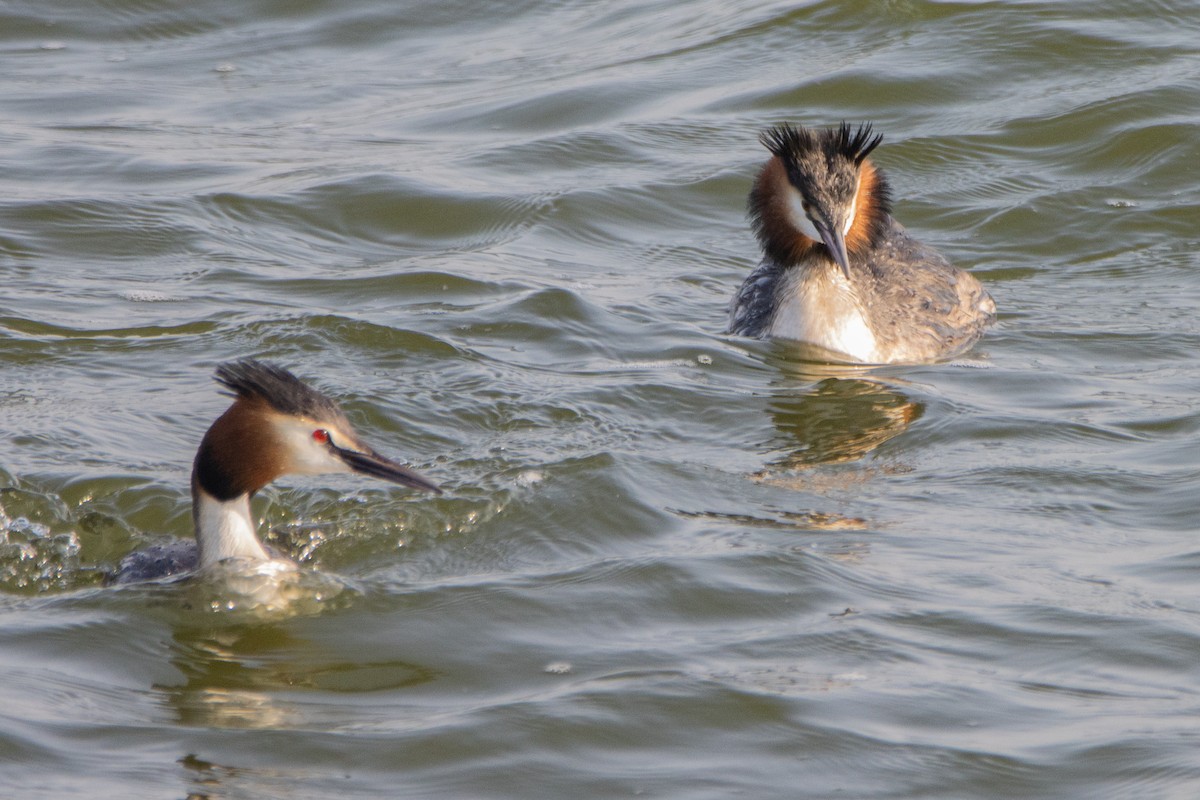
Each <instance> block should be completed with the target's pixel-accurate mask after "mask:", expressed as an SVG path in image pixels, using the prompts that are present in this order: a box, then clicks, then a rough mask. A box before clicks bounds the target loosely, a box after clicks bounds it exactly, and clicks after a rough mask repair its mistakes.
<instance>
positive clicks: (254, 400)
mask: <svg viewBox="0 0 1200 800" xmlns="http://www.w3.org/2000/svg"><path fill="white" fill-rule="evenodd" d="M216 380H217V382H218V383H220V384H221V385H222V386H224V387H225V388H227V389H229V390H230V391H231V393H232V394H233V395H234V397H236V400H235V401H234V403H233V405H232V406H230V407H229V409H228V410H227V411H226V412H225V413H224V414H222V415H221V417H220V418H219V419H217V421H216V422H214V423H213V425H212V427H211V428H209V429H208V433H206V434H205V435H204V440H203V441H202V442H201V444H200V450H199V451H198V452H197V454H196V463H195V470H194V472H193V481H194V483H195V485H196V486H197V487H198V488H200V489H202V490H203V491H204V492H206V493H208V494H209V495H211V496H212V497H213V498H215V499H217V500H220V501H226V500H231V499H233V498H235V497H238V496H240V495H252V494H254V492H256V491H258V490H259V489H261V488H262V487H264V486H266V485H267V484H268V483H270V482H271V481H273V480H275V479H276V478H279V477H281V476H283V475H292V474H296V475H320V474H324V473H329V472H358V473H362V474H364V475H371V476H372V477H375V478H382V479H383V480H386V481H391V482H393V483H400V484H404V485H405V486H411V487H413V488H416V489H423V490H425V491H429V492H436V493H438V494H441V489H439V488H438V486H437V485H436V484H435V483H433V482H432V481H429V480H428V479H426V478H424V477H422V476H421V475H418V474H417V473H416V472H414V471H413V470H411V469H408V468H407V467H404V466H402V465H400V464H397V463H396V462H394V461H392V460H390V459H388V458H385V457H384V456H381V455H380V454H379V453H377V452H375V451H374V450H373V449H371V448H370V447H369V446H368V445H366V444H365V443H364V442H363V441H362V439H361V438H359V436H358V434H356V433H355V432H354V429H353V428H352V427H351V426H350V422H349V421H348V420H347V419H346V416H345V414H343V413H342V410H341V409H340V408H339V407H338V405H337V403H335V402H334V401H333V400H331V399H329V398H328V397H326V396H325V395H323V394H321V393H320V392H318V391H317V390H316V389H313V388H312V387H310V386H308V385H306V384H305V383H303V382H302V381H301V380H300V379H299V378H297V377H296V376H295V375H293V374H292V373H290V372H288V371H287V370H285V369H283V368H282V367H277V366H274V365H272V364H264V363H263V362H261V361H254V360H250V359H246V360H243V361H237V362H233V363H229V364H222V365H220V366H219V367H217V371H216Z"/></svg>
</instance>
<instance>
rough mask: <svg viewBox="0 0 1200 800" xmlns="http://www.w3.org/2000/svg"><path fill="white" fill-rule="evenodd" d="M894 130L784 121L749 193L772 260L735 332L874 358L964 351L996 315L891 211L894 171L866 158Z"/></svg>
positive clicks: (736, 318)
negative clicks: (886, 170) (876, 132)
mask: <svg viewBox="0 0 1200 800" xmlns="http://www.w3.org/2000/svg"><path fill="white" fill-rule="evenodd" d="M882 139H883V137H882V136H879V135H876V136H872V135H871V126H870V125H860V126H859V127H858V129H857V130H854V129H852V128H851V127H850V126H849V125H848V124H846V123H845V122H843V123H842V124H841V126H839V127H838V128H829V129H815V128H804V127H800V126H792V125H787V124H784V125H780V126H778V127H775V128H771V129H769V130H767V131H765V132H764V133H763V134H762V135H761V136H760V141H762V143H763V145H764V146H766V148H767V149H768V150H770V151H771V159H770V160H769V161H768V162H767V164H766V166H764V167H763V169H762V171H761V172H760V173H759V174H758V178H757V180H755V182H754V188H753V189H752V190H751V191H750V202H749V210H750V220H751V224H752V225H753V228H754V233H755V235H756V236H757V237H758V241H759V244H760V245H761V247H762V250H763V260H762V263H760V264H759V265H758V267H757V268H756V269H755V270H754V271H753V272H752V273H750V276H749V277H748V278H746V280H745V281H744V282H743V283H742V286H741V288H740V289H738V292H737V294H736V295H735V296H734V298H733V302H732V304H731V305H730V309H729V333H733V334H740V335H743V336H755V337H760V338H768V337H770V338H778V339H794V340H798V341H801V342H805V343H807V344H811V345H816V346H817V347H820V348H823V349H824V350H826V351H830V352H831V354H832V355H834V356H836V357H837V359H838V360H845V361H850V362H858V363H866V364H893V363H916V362H925V361H934V360H937V359H941V358H949V357H952V356H955V355H958V354H960V353H963V352H965V351H966V350H967V349H968V348H970V347H971V345H973V344H974V343H975V342H976V341H978V339H979V337H980V336H982V335H983V331H984V329H985V328H986V327H987V326H988V325H990V324H991V323H992V322H993V321H994V320H995V318H996V304H995V302H993V300H992V298H991V296H990V295H989V294H988V293H987V290H985V289H984V288H983V286H982V285H981V284H980V283H979V281H978V280H976V279H975V278H974V276H972V275H970V274H969V273H967V272H964V271H963V270H961V269H958V268H957V267H955V266H953V265H952V264H951V263H950V262H949V261H947V260H946V259H945V258H944V257H943V256H942V255H941V254H940V253H938V252H937V251H936V250H934V249H932V248H930V247H927V246H925V245H923V244H921V243H920V242H918V241H917V240H915V239H913V238H912V237H910V236H909V235H908V233H907V232H906V231H905V229H904V227H903V226H902V225H901V224H900V223H898V222H896V220H895V219H893V218H892V216H891V196H890V191H889V187H888V183H887V180H886V179H885V178H884V176H883V173H882V172H881V171H880V170H879V169H878V168H877V167H876V166H875V165H874V164H872V163H871V161H870V160H869V159H868V158H867V156H869V155H870V154H871V151H872V150H874V149H875V148H876V147H877V146H878V145H879V143H880V141H882Z"/></svg>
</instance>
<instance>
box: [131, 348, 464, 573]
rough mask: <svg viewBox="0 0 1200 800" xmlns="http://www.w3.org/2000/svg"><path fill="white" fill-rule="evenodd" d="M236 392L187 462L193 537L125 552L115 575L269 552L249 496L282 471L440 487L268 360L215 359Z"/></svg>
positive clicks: (262, 557)
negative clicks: (375, 446)
mask: <svg viewBox="0 0 1200 800" xmlns="http://www.w3.org/2000/svg"><path fill="white" fill-rule="evenodd" d="M215 378H216V381H217V382H218V383H220V384H221V385H222V386H224V387H225V388H227V389H229V390H230V391H231V392H232V394H233V396H234V397H235V398H236V399H235V400H234V402H233V405H231V406H230V407H229V408H228V409H227V410H226V411H225V413H224V414H222V415H221V416H220V417H219V418H218V419H217V421H216V422H214V423H213V424H212V427H210V428H209V429H208V432H207V433H206V434H204V439H203V440H202V441H201V442H200V449H199V451H198V452H197V453H196V461H195V463H194V465H193V468H192V520H193V522H194V525H195V530H196V540H195V541H194V542H192V541H186V540H178V541H176V542H174V543H172V544H168V545H157V546H154V547H150V548H147V549H145V550H139V551H137V552H135V553H131V554H130V555H128V556H126V557H125V558H124V559H123V560H122V561H121V566H120V568H119V570H118V571H117V573H116V575H115V576H114V580H115V582H117V583H129V582H133V581H145V580H154V579H156V578H164V577H168V576H170V575H174V574H176V573H180V572H187V571H191V570H193V569H196V568H204V567H209V566H212V565H213V564H217V563H219V562H222V561H225V560H226V559H244V560H247V561H250V562H256V561H257V562H263V561H271V560H274V559H273V557H272V556H271V555H270V554H269V553H268V552H267V550H266V548H264V547H263V545H262V543H261V542H260V541H259V540H258V536H257V534H256V532H255V525H254V520H253V518H252V517H251V516H250V498H251V496H252V495H253V494H254V493H255V492H257V491H258V490H259V489H261V488H263V487H264V486H266V485H267V484H268V483H270V482H271V481H273V480H275V479H276V478H279V477H282V476H284V475H322V474H325V473H329V472H358V473H362V474H364V475H371V476H373V477H376V478H382V479H383V480H386V481H392V482H393V483H400V484H404V485H405V486H411V487H413V488H416V489H423V490H425V491H427V492H435V493H437V494H441V493H442V490H441V489H439V488H438V486H437V484H435V483H433V482H431V481H429V480H427V479H426V478H423V477H422V476H420V475H418V474H417V473H416V472H413V471H412V470H410V469H408V468H407V467H403V466H401V465H400V464H397V463H395V462H394V461H391V460H389V459H387V458H384V457H383V456H381V455H379V454H378V453H376V452H375V451H374V450H372V449H371V448H370V447H368V446H367V445H366V444H364V443H363V441H362V440H361V439H360V438H358V435H357V434H356V433H355V432H354V429H353V428H352V427H350V423H349V421H348V420H347V419H346V416H345V414H343V413H342V410H341V409H340V408H339V407H338V405H337V403H335V402H334V401H333V400H330V399H329V398H328V397H326V396H325V395H323V394H321V393H320V392H318V391H317V390H316V389H313V388H312V387H310V386H307V385H306V384H305V383H303V382H302V381H301V380H300V379H299V378H297V377H296V376H295V375H293V374H292V373H290V372H288V371H287V370H285V369H283V368H282V367H277V366H274V365H272V364H265V363H263V362H261V361H254V360H251V359H245V360H242V361H236V362H232V363H228V364H222V365H220V366H219V367H217V371H216V376H215Z"/></svg>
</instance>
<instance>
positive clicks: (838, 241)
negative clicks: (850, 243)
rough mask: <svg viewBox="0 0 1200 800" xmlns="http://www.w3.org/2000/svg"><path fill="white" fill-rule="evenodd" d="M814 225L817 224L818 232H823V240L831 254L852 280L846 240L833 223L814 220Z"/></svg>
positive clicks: (848, 278)
mask: <svg viewBox="0 0 1200 800" xmlns="http://www.w3.org/2000/svg"><path fill="white" fill-rule="evenodd" d="M814 225H816V228H817V233H819V234H821V241H822V242H824V243H825V247H826V249H828V250H829V255H830V256H832V257H833V260H834V261H836V262H837V264H838V266H839V267H841V268H842V273H843V274H845V276H846V280H850V256H849V254H848V253H847V252H846V240H845V239H844V238H843V237H842V234H841V233H839V232H838V230H837V229H836V228H834V227H833V226H832V225H829V224H827V223H824V222H814Z"/></svg>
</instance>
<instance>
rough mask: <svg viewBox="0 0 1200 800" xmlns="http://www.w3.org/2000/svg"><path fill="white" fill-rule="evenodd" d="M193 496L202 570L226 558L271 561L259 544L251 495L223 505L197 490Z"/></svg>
mask: <svg viewBox="0 0 1200 800" xmlns="http://www.w3.org/2000/svg"><path fill="white" fill-rule="evenodd" d="M192 493H193V497H192V519H193V521H194V522H195V524H196V543H197V544H198V545H199V547H200V567H201V568H204V567H208V566H211V565H213V564H216V563H217V562H218V561H224V560H225V559H227V558H246V559H250V560H253V561H270V560H271V557H270V556H269V555H267V551H266V550H264V549H263V546H262V543H261V542H259V541H258V533H257V532H256V530H255V525H254V520H253V519H251V518H250V496H249V495H246V494H243V495H239V496H237V497H235V498H233V499H232V500H226V501H224V502H222V501H220V500H218V499H217V498H215V497H213V496H212V495H211V494H209V493H208V492H206V491H204V490H203V489H201V488H200V487H198V486H197V487H195V488H194V489H193V492H192Z"/></svg>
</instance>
